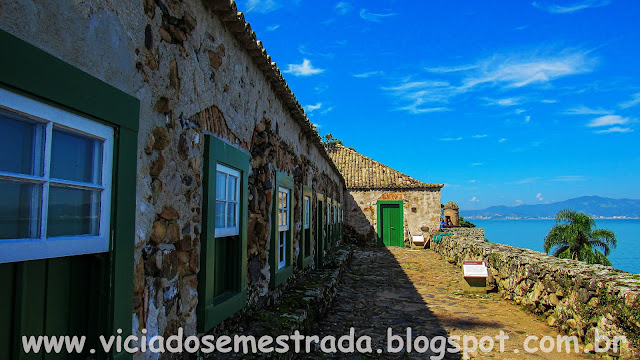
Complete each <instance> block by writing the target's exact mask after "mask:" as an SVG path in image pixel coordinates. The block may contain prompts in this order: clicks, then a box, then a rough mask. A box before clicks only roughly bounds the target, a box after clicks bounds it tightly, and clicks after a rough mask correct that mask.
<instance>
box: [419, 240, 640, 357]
mask: <svg viewBox="0 0 640 360" xmlns="http://www.w3.org/2000/svg"><path fill="white" fill-rule="evenodd" d="M431 249H432V250H434V251H436V252H437V253H439V254H441V255H443V256H444V258H445V259H447V260H448V261H449V262H451V263H454V264H457V265H461V264H462V261H464V260H482V261H486V262H487V265H488V267H489V279H487V281H488V285H489V286H490V287H494V288H495V289H497V290H498V291H499V292H500V293H501V295H502V296H503V297H504V298H506V299H509V300H513V301H515V302H516V303H517V304H520V305H522V306H523V307H524V308H526V309H527V310H529V311H531V312H533V313H535V314H539V315H541V316H543V317H544V318H546V319H547V322H548V323H549V325H551V326H556V327H558V328H559V330H560V331H562V332H563V333H566V334H569V335H576V336H578V338H579V339H580V340H581V341H583V342H584V344H586V345H587V346H588V345H589V344H591V346H592V345H593V344H592V343H593V339H594V333H595V329H598V331H599V333H600V335H606V336H609V337H610V338H613V337H614V336H620V335H624V336H626V338H627V339H628V340H629V341H627V342H623V343H622V344H621V353H620V354H617V356H619V357H621V358H623V359H637V358H640V351H639V349H640V346H639V345H640V276H637V275H633V274H630V273H627V272H624V271H620V270H615V269H613V268H612V267H609V266H604V265H589V264H586V263H584V262H581V261H576V260H568V259H559V258H556V257H553V256H549V255H547V254H545V253H541V252H538V251H533V250H528V249H522V248H516V247H512V246H509V245H503V244H496V243H488V242H485V241H479V240H473V239H467V238H465V237H463V236H459V235H452V236H444V237H443V238H442V241H441V242H439V243H434V244H432V246H431Z"/></svg>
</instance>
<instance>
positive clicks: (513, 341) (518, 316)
mask: <svg viewBox="0 0 640 360" xmlns="http://www.w3.org/2000/svg"><path fill="white" fill-rule="evenodd" d="M461 281H463V280H462V271H461V270H460V269H459V268H457V267H455V266H454V265H451V264H449V263H448V262H446V261H445V260H444V259H443V258H442V257H441V256H440V255H438V254H437V253H435V252H432V251H430V250H408V249H404V248H398V247H395V248H377V249H366V250H363V249H358V250H355V253H354V257H353V264H352V266H351V269H350V270H348V272H347V273H346V274H345V277H344V279H343V281H342V283H341V284H340V285H339V287H338V296H337V297H336V300H335V302H334V305H333V307H332V308H331V310H330V312H329V313H328V314H327V316H326V317H325V318H324V319H323V320H322V321H321V322H320V323H318V325H317V330H316V331H315V333H316V334H318V335H321V336H325V335H333V336H337V335H342V334H348V333H349V329H350V328H351V327H354V328H355V332H356V337H358V336H362V335H368V336H371V337H372V346H371V348H372V350H373V352H374V353H373V354H371V356H370V357H371V358H378V357H384V358H399V357H400V358H416V359H428V358H429V357H428V356H427V355H434V353H426V354H416V353H415V352H411V353H408V352H400V353H395V354H390V353H386V352H385V353H383V354H381V355H379V354H378V353H377V350H378V349H386V348H387V329H388V328H389V327H391V328H392V329H393V333H394V334H397V335H401V336H402V338H403V339H404V338H405V337H406V328H407V327H411V329H412V336H413V338H414V339H415V338H416V337H418V336H426V337H428V338H429V339H432V338H433V337H434V336H445V337H446V336H456V335H458V336H461V337H462V336H464V335H474V336H476V337H478V339H479V338H481V337H483V336H492V337H495V336H497V335H499V334H500V330H503V331H504V332H505V334H507V335H508V336H509V339H508V340H506V341H504V343H505V347H504V349H505V351H504V353H500V352H498V350H499V345H498V344H499V343H498V341H497V340H495V343H496V345H495V349H494V351H492V352H488V353H482V352H481V351H475V352H471V353H470V356H469V357H470V358H495V359H580V358H585V357H590V356H588V355H584V354H566V353H558V352H555V351H554V352H553V353H548V354H545V353H542V352H538V353H535V354H529V353H526V352H525V351H524V346H523V344H524V341H525V338H526V337H527V336H528V335H536V336H538V337H539V338H542V337H543V336H551V337H553V338H554V339H555V338H556V337H557V335H559V333H558V332H556V331H555V330H554V329H553V328H551V327H549V326H548V325H547V324H546V323H545V322H544V321H543V320H542V319H539V318H538V317H536V316H535V315H533V314H530V313H528V312H526V311H524V310H522V309H521V308H520V307H519V306H517V305H515V304H514V303H511V302H509V301H507V300H504V299H502V298H501V297H500V295H499V294H495V293H493V294H487V295H470V294H464V293H463V291H462V287H461ZM459 343H462V342H461V341H460V342H459ZM395 345H397V343H395ZM530 346H531V347H533V346H539V343H538V342H535V341H532V342H530ZM438 353H439V352H436V353H435V354H438ZM316 356H317V358H326V357H331V356H327V355H326V354H316ZM305 357H308V356H305ZM336 357H339V358H353V359H358V358H362V356H358V355H353V356H347V355H346V354H341V355H340V356H336ZM444 358H445V359H461V358H462V356H461V355H460V354H446V356H445V357H444Z"/></svg>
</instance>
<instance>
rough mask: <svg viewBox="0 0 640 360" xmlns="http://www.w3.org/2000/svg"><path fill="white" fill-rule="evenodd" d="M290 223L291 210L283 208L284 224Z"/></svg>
mask: <svg viewBox="0 0 640 360" xmlns="http://www.w3.org/2000/svg"><path fill="white" fill-rule="evenodd" d="M288 224H289V211H288V210H283V211H282V225H288Z"/></svg>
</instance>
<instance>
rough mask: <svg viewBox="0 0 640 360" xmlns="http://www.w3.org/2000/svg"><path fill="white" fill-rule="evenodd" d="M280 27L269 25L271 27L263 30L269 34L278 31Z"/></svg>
mask: <svg viewBox="0 0 640 360" xmlns="http://www.w3.org/2000/svg"><path fill="white" fill-rule="evenodd" d="M279 27H280V25H279V24H276V25H271V26H267V28H266V29H265V30H266V31H267V32H271V31H276V30H278V28H279Z"/></svg>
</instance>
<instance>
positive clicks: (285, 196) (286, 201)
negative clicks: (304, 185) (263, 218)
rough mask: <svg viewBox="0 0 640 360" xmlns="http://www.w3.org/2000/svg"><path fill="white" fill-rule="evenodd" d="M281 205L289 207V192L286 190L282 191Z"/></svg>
mask: <svg viewBox="0 0 640 360" xmlns="http://www.w3.org/2000/svg"><path fill="white" fill-rule="evenodd" d="M282 207H283V208H288V207H289V193H288V192H286V191H285V192H283V193H282Z"/></svg>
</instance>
